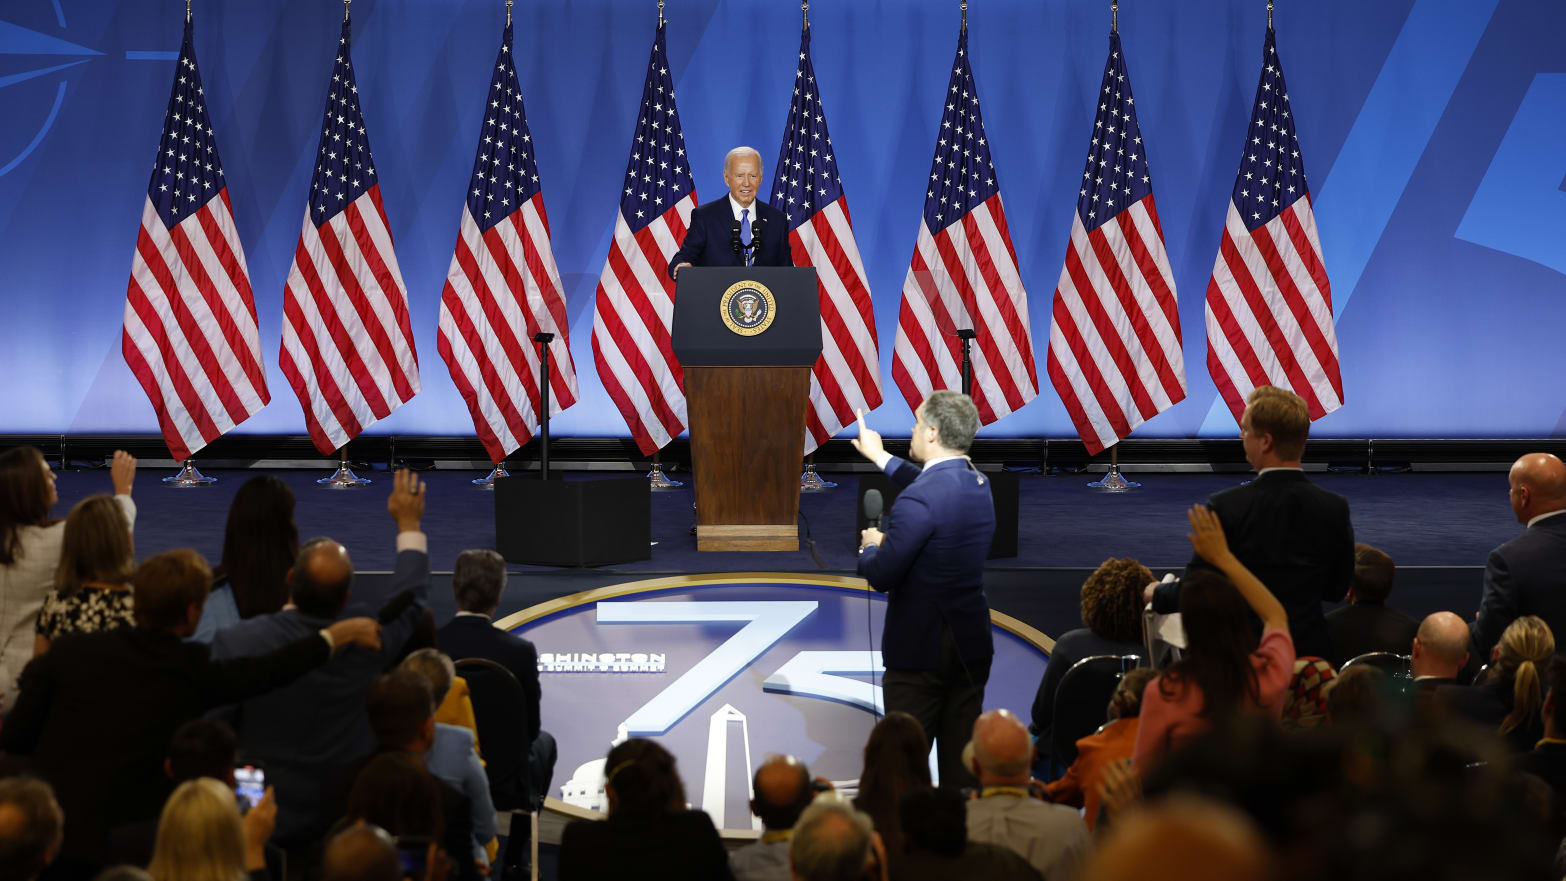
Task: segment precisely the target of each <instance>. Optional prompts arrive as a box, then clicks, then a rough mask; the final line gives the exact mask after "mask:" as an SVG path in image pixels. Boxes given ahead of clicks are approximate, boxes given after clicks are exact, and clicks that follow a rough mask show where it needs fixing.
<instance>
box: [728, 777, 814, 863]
mask: <svg viewBox="0 0 1566 881" xmlns="http://www.w3.org/2000/svg"><path fill="white" fill-rule="evenodd" d="M751 787H752V789H754V790H755V793H756V797H755V798H752V799H751V800H750V810H751V812H752V813H754V814H755V815H756V816H757V818H759V819H760V820H761V830H762V831H761V840H760V841H757V842H756V843H755V844H748V845H746V846H744V847H742V848H740V849H739V850H736V851H734V852H733V853H731V854H729V869H730V870H732V871H733V872H734V878H735V881H789V879H790V877H791V873H790V872H789V868H788V843H789V839H790V838H792V837H793V834H794V832H793V830H794V824H795V823H797V822H799V815H800V814H802V813H804V811H805V808H806V807H808V806H809V805H810V801H811V799H812V798H814V797H815V790H814V789H812V788H811V785H810V769H809V768H806V767H805V763H804V762H801V761H800V760H799V759H796V758H794V757H793V756H773V757H772V758H770V759H767V760H766V761H765V762H762V763H761V767H759V768H757V769H756V777H755V779H754V780H752V781H751Z"/></svg>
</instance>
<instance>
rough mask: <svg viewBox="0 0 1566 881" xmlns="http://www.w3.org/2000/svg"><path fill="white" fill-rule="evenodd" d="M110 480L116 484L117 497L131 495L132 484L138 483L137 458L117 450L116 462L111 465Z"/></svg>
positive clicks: (115, 453)
mask: <svg viewBox="0 0 1566 881" xmlns="http://www.w3.org/2000/svg"><path fill="white" fill-rule="evenodd" d="M109 479H110V480H111V481H113V482H114V494H115V495H117V496H128V495H130V494H131V484H132V483H134V482H135V481H136V457H135V456H132V455H131V454H130V453H127V452H125V451H124V450H115V451H114V461H113V463H112V464H110V465H109Z"/></svg>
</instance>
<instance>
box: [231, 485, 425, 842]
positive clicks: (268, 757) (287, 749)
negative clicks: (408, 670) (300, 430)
mask: <svg viewBox="0 0 1566 881" xmlns="http://www.w3.org/2000/svg"><path fill="white" fill-rule="evenodd" d="M424 503H425V494H424V484H423V481H421V480H419V478H418V477H417V476H416V475H415V474H414V473H413V472H412V471H399V472H397V474H396V475H395V476H394V477H393V478H392V492H391V495H390V497H388V499H387V501H386V509H387V511H388V512H390V513H391V516H392V519H393V521H394V522H395V523H396V527H397V539H396V541H397V562H396V571H395V573H394V574H393V575H392V580H391V587H390V592H391V594H392V595H393V599H392V602H391V604H389V605H387V606H386V607H385V608H384V609H382V610H381V613H380V617H381V621H382V623H383V625H384V629H383V630H382V633H381V649H380V651H378V652H353V653H351V654H344V655H342V656H340V657H337V658H335V659H333V660H332V662H331V663H329V664H326V665H325V666H323V667H321V668H320V669H319V670H313V671H311V672H310V673H308V674H306V675H305V676H302V677H300V679H299V680H298V681H297V682H294V683H293V684H292V685H289V686H288V687H287V688H280V689H278V690H276V691H273V692H270V693H268V694H265V695H261V696H258V697H255V698H252V699H251V700H248V701H245V702H244V703H242V704H239V705H238V706H237V708H235V709H234V710H232V711H231V713H230V714H229V715H230V721H231V722H232V724H233V726H234V730H235V731H237V732H238V734H239V742H240V745H241V746H242V747H243V748H244V752H245V756H246V758H248V759H249V760H251V761H255V762H258V763H260V764H261V765H263V766H264V767H265V768H266V770H267V774H268V776H269V779H270V781H271V782H272V783H273V784H275V785H276V787H277V830H276V832H275V833H274V835H275V838H276V840H277V841H278V842H279V843H280V844H281V845H282V846H283V847H284V848H286V849H288V850H290V851H293V852H295V853H298V852H299V849H300V848H304V847H309V846H313V845H314V844H315V843H316V842H318V841H320V840H321V837H322V836H323V835H324V834H325V833H326V831H327V828H328V827H329V826H330V825H331V824H332V822H333V821H335V820H336V819H337V818H336V817H335V816H329V815H328V814H327V813H326V812H325V811H324V810H323V807H324V805H323V801H322V797H321V796H322V787H323V786H324V785H326V782H327V781H328V780H329V779H331V777H332V775H333V774H334V772H337V771H339V770H340V769H342V768H344V767H346V766H348V765H350V764H352V763H353V762H356V761H358V760H359V759H362V758H364V757H365V756H367V755H369V754H370V752H371V750H372V749H374V746H375V739H374V736H373V734H372V733H371V731H370V721H369V717H368V716H367V715H366V713H365V708H364V695H365V693H366V691H368V690H369V687H370V683H371V682H374V681H375V677H377V676H379V675H380V674H381V671H383V670H385V669H386V668H387V667H390V666H391V665H392V664H393V663H395V662H396V659H397V657H398V656H399V655H400V654H401V652H402V649H403V647H404V645H405V644H406V643H407V642H408V639H409V638H410V637H411V636H412V634H413V632H414V628H415V627H416V626H417V625H418V622H419V619H420V617H421V616H422V615H423V613H424V602H425V600H426V599H427V595H428V593H427V592H428V589H429V588H428V582H429V568H430V567H429V555H428V554H427V553H426V542H427V540H426V538H425V536H424V533H423V532H422V531H421V520H422V518H423V516H424ZM288 583H289V590H290V594H291V597H290V603H289V605H288V606H286V607H284V608H283V609H282V610H281V611H278V612H273V613H271V614H269V615H257V616H256V617H254V618H247V619H245V620H243V621H240V622H239V623H238V624H235V625H233V626H231V627H227V628H224V629H222V630H219V631H218V632H217V635H216V636H215V637H214V638H213V640H212V656H213V657H214V658H219V659H223V658H249V657H254V656H256V655H261V654H265V653H266V652H269V651H273V650H274V649H276V648H277V647H278V646H282V645H287V644H288V643H289V642H291V641H292V640H295V639H298V638H299V636H300V634H304V633H313V632H315V631H316V630H318V629H320V628H321V627H324V626H326V625H327V624H330V623H331V622H332V621H334V620H337V619H338V618H340V617H343V616H344V613H345V609H348V607H349V606H350V604H352V605H353V606H354V607H355V608H357V609H364V610H366V611H368V610H371V609H375V608H376V607H378V606H379V605H380V603H379V602H369V603H366V602H365V601H366V600H371V599H373V598H370V597H366V596H353V595H352V587H353V561H352V560H351V559H349V557H348V551H347V549H345V548H344V547H343V546H342V545H340V544H338V543H337V542H335V541H332V540H331V539H329V538H320V539H315V540H313V541H310V542H308V543H306V544H305V545H304V546H303V547H301V548H300V549H299V556H298V558H297V560H296V561H295V563H294V567H293V569H291V570H290V571H289V573H288ZM370 614H374V612H370Z"/></svg>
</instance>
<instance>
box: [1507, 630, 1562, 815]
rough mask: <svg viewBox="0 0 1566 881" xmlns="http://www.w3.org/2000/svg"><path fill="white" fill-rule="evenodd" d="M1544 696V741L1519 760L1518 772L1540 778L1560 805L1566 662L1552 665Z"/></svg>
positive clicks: (1557, 661) (1560, 660) (1560, 661)
mask: <svg viewBox="0 0 1566 881" xmlns="http://www.w3.org/2000/svg"><path fill="white" fill-rule="evenodd" d="M1546 682H1547V683H1548V685H1549V689H1550V690H1549V691H1548V692H1546V693H1545V695H1544V739H1543V740H1541V741H1539V742H1538V744H1537V745H1535V746H1534V748H1533V751H1532V752H1526V753H1523V754H1522V755H1520V756H1518V757H1517V770H1518V771H1521V772H1523V773H1527V774H1536V775H1538V776H1539V778H1540V779H1542V780H1543V781H1544V782H1545V783H1548V784H1550V788H1551V789H1553V790H1555V798H1556V801H1557V802H1559V801H1560V800H1561V799H1566V659H1563V658H1561V657H1560V656H1559V655H1557V656H1556V657H1555V658H1554V659H1553V660H1551V661H1550V670H1549V673H1548V676H1547V678H1546Z"/></svg>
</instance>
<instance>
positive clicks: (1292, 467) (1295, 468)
mask: <svg viewBox="0 0 1566 881" xmlns="http://www.w3.org/2000/svg"><path fill="white" fill-rule="evenodd" d="M1304 470H1305V469H1304V468H1301V467H1300V466H1298V465H1274V466H1272V467H1271V468H1263V469H1262V470H1260V471H1258V472H1256V476H1257V477H1261V476H1262V475H1263V474H1266V473H1267V472H1269V471H1304Z"/></svg>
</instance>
